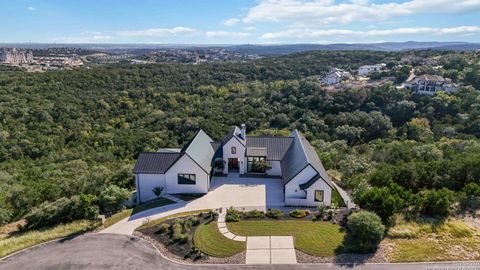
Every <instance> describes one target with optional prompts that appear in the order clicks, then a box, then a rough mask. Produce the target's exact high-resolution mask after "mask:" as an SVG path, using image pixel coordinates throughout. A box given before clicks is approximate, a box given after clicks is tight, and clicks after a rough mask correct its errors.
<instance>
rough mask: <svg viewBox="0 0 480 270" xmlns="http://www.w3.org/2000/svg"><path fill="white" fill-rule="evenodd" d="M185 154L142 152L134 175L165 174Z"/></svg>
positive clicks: (134, 169)
mask: <svg viewBox="0 0 480 270" xmlns="http://www.w3.org/2000/svg"><path fill="white" fill-rule="evenodd" d="M182 155H183V153H160V152H152V153H145V152H142V153H140V155H138V159H137V163H135V167H134V168H133V172H134V173H152V174H164V173H165V172H166V171H167V170H168V169H169V168H170V167H171V166H172V165H173V163H175V161H177V160H178V159H179V158H180V157H181V156H182Z"/></svg>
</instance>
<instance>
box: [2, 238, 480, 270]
mask: <svg viewBox="0 0 480 270" xmlns="http://www.w3.org/2000/svg"><path fill="white" fill-rule="evenodd" d="M349 268H353V269H362V270H412V269H413V270H447V269H449V270H452V269H462V270H465V269H466V270H473V269H480V263H475V262H473V263H429V264H421V263H420V264H364V265H359V266H355V267H353V266H346V265H343V266H342V265H334V264H316V265H305V264H297V265H261V266H255V265H203V266H202V265H183V264H178V263H174V262H171V261H169V260H167V259H165V258H163V257H162V256H161V255H160V254H159V253H158V252H157V250H156V249H155V248H154V247H153V246H152V245H151V244H150V243H148V242H146V241H144V240H141V239H139V238H135V237H132V236H126V235H114V234H96V233H90V234H85V235H81V236H78V237H75V238H72V239H64V240H58V241H53V242H49V243H46V244H42V245H39V246H36V247H33V248H30V249H27V250H24V251H21V252H19V253H17V254H14V255H13V256H10V257H7V258H5V259H3V260H0V269H1V270H20V269H22V270H23V269H35V270H47V269H48V270H52V269H55V270H56V269H71V270H80V269H89V270H91V269H116V270H133V269H142V270H150V269H152V270H153V269H155V270H158V269H161V270H197V269H199V270H207V269H217V270H227V269H228V270H236V269H242V270H243V269H255V270H256V269H259V270H260V269H261V270H264V269H267V270H270V269H272V270H274V269H275V270H291V269H293V270H295V269H312V270H313V269H315V270H324V269H328V270H332V269H349Z"/></svg>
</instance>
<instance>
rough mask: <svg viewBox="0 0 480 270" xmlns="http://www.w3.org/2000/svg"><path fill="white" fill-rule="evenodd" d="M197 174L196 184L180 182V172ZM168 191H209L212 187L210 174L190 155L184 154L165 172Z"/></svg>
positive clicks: (173, 192)
mask: <svg viewBox="0 0 480 270" xmlns="http://www.w3.org/2000/svg"><path fill="white" fill-rule="evenodd" d="M183 173H185V174H195V176H196V183H195V185H182V184H178V174H183ZM165 177H166V178H165V180H166V192H167V193H170V194H175V193H207V192H208V189H209V187H210V179H209V175H208V174H207V173H206V172H205V171H204V170H203V169H202V168H201V167H200V166H199V165H198V164H197V163H195V161H193V160H192V159H191V158H190V157H189V156H188V155H183V156H182V157H181V158H180V159H179V160H177V162H175V164H173V165H172V167H170V169H168V171H167V173H166V174H165Z"/></svg>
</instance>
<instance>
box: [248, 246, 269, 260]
mask: <svg viewBox="0 0 480 270" xmlns="http://www.w3.org/2000/svg"><path fill="white" fill-rule="evenodd" d="M247 243H248V242H247ZM245 263H246V264H270V250H269V249H247V254H246V259H245Z"/></svg>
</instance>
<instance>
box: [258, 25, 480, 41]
mask: <svg viewBox="0 0 480 270" xmlns="http://www.w3.org/2000/svg"><path fill="white" fill-rule="evenodd" d="M479 32H480V26H458V27H447V28H435V27H410V28H396V29H386V30H369V31H354V30H350V29H306V28H301V29H300V28H297V29H288V30H285V31H279V32H271V33H266V34H263V35H262V36H261V37H262V38H263V39H268V40H282V39H292V38H298V39H318V38H324V37H355V38H357V37H358V38H362V37H383V36H399V35H419V34H425V35H427V34H428V35H459V34H473V33H479Z"/></svg>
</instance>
